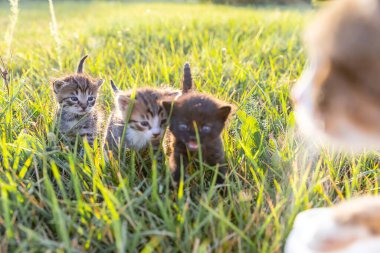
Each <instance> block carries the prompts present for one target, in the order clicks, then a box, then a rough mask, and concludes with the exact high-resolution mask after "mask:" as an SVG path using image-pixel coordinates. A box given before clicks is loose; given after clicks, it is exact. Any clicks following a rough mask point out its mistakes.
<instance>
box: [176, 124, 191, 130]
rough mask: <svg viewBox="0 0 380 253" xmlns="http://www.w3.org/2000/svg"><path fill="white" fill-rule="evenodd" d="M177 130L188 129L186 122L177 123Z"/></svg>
mask: <svg viewBox="0 0 380 253" xmlns="http://www.w3.org/2000/svg"><path fill="white" fill-rule="evenodd" d="M178 127H179V130H181V131H186V130H188V129H189V127H188V126H187V125H186V124H179V126H178Z"/></svg>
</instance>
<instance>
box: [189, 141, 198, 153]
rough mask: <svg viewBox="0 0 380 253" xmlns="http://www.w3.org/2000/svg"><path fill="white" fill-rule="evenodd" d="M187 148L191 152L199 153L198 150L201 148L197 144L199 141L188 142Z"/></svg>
mask: <svg viewBox="0 0 380 253" xmlns="http://www.w3.org/2000/svg"><path fill="white" fill-rule="evenodd" d="M186 146H187V148H188V149H189V150H190V151H193V152H194V151H198V148H199V145H198V143H197V141H188V142H187V143H186Z"/></svg>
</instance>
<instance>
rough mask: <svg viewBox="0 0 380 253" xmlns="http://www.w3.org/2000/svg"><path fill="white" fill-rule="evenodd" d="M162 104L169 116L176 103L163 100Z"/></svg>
mask: <svg viewBox="0 0 380 253" xmlns="http://www.w3.org/2000/svg"><path fill="white" fill-rule="evenodd" d="M161 104H162V106H163V107H164V109H165V111H166V113H167V114H170V112H171V110H172V108H174V107H175V103H174V101H173V100H163V101H162V102H161Z"/></svg>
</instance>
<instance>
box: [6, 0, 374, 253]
mask: <svg viewBox="0 0 380 253" xmlns="http://www.w3.org/2000/svg"><path fill="white" fill-rule="evenodd" d="M54 7H55V9H54V11H55V16H56V23H55V25H54V26H55V27H56V28H54V29H55V30H53V35H54V36H53V35H52V30H51V27H52V26H51V25H52V19H51V10H50V9H49V3H48V1H46V2H38V3H35V2H34V3H28V4H21V5H20V6H19V8H20V10H19V16H18V21H17V23H16V26H15V30H14V33H13V41H12V55H13V57H12V58H11V59H10V60H9V61H8V62H7V64H9V67H10V69H9V70H10V80H9V85H10V88H11V89H10V94H9V96H8V94H7V90H6V87H5V86H1V89H0V120H1V125H0V131H1V132H0V150H1V156H0V159H1V160H0V189H1V190H0V251H9V252H16V250H18V251H19V252H26V251H28V252H41V251H47V250H61V251H62V252H63V251H73V252H75V251H78V252H80V251H89V252H115V251H119V252H124V251H127V252H135V251H143V252H171V251H174V252H177V251H181V252H213V251H216V252H239V251H240V252H269V253H272V252H281V251H282V247H283V243H284V240H285V238H286V236H287V233H288V232H289V230H290V228H291V225H292V222H293V219H294V217H295V215H296V214H297V213H298V212H299V211H301V210H304V209H307V208H310V207H317V206H324V205H330V204H332V203H334V202H336V201H338V200H340V199H343V198H345V197H351V196H353V195H357V194H361V193H377V191H378V179H377V176H378V171H377V168H378V161H377V160H375V159H373V157H372V156H370V155H363V156H361V157H359V158H355V159H353V158H350V157H344V156H343V155H336V154H334V152H333V151H332V150H329V149H327V148H326V149H324V150H322V151H321V152H316V151H315V149H314V148H311V147H312V145H309V144H308V143H306V142H305V141H304V140H303V139H302V138H300V137H299V136H298V135H297V134H296V133H295V130H294V128H295V122H294V115H293V111H292V106H291V103H290V102H289V101H290V99H289V88H290V87H291V86H292V85H293V83H294V82H295V80H296V79H297V78H298V77H299V75H300V73H301V71H302V69H303V66H304V64H305V56H304V51H303V47H302V45H301V39H300V38H301V31H302V29H303V27H304V25H305V24H306V22H307V21H308V19H309V18H310V17H311V16H312V11H311V10H308V9H291V8H283V7H282V8H275V7H271V8H269V7H268V8H259V9H255V8H234V7H223V6H212V5H192V4H187V5H183V4H122V3H85V2H81V3H76V4H75V5H74V4H73V2H68V3H67V2H66V3H58V2H54ZM10 16H11V12H10V9H9V6H8V5H6V4H5V3H0V27H2V28H3V27H9V26H10V25H12V23H11V22H12V21H10V19H9V17H10ZM53 23H54V22H53ZM54 26H53V27H54ZM54 31H55V32H54ZM57 34H59V41H58V42H59V43H58V42H57V38H58V37H56V35H57ZM4 36H5V35H4ZM1 38H4V39H1V40H0V55H6V54H7V46H6V45H7V43H8V42H7V40H6V39H5V37H1ZM87 53H88V54H89V55H90V57H89V59H88V62H87V65H86V71H87V72H89V73H91V74H92V75H93V76H97V77H103V78H106V79H107V83H106V84H105V85H104V86H103V87H102V90H101V92H102V93H101V98H100V104H101V105H102V107H103V109H104V110H105V111H106V112H109V111H110V109H111V108H112V91H111V89H110V87H109V82H108V81H109V79H111V78H112V79H113V80H114V81H115V82H117V84H118V85H119V86H121V87H122V88H123V89H126V88H130V87H135V86H144V85H150V86H160V85H167V86H174V87H179V86H180V80H181V68H182V66H183V64H184V62H186V61H189V62H190V63H191V65H192V70H193V73H194V77H195V84H196V86H197V89H198V90H200V91H202V92H209V93H212V94H214V95H215V96H216V97H218V98H220V99H224V100H226V101H228V102H231V103H234V104H235V105H236V107H237V111H236V113H235V116H234V117H233V118H231V120H230V123H229V127H228V129H227V130H226V131H225V133H224V134H223V138H224V143H225V148H226V153H227V160H228V163H229V167H230V171H229V173H228V180H227V182H226V184H227V189H228V191H227V195H226V196H219V195H218V190H217V189H218V187H216V186H214V185H211V186H210V185H209V183H208V182H209V181H210V180H208V179H210V178H211V176H212V173H210V172H212V171H213V169H214V168H209V167H208V166H204V167H203V170H202V171H196V172H195V173H194V174H192V175H191V176H190V178H189V180H188V181H186V182H185V184H184V187H183V190H180V192H177V191H175V190H170V189H169V185H170V177H169V173H168V171H167V169H166V168H160V166H156V163H155V162H153V163H152V162H148V163H145V164H144V163H142V162H141V158H140V157H139V156H138V155H137V154H135V153H133V152H131V153H128V154H127V156H126V159H125V160H124V161H120V162H119V161H112V162H111V165H109V166H107V165H106V163H105V161H104V158H103V156H102V152H101V151H100V150H95V151H93V150H91V149H90V148H89V147H87V146H86V155H85V157H84V159H81V158H79V157H78V155H77V154H76V153H75V152H74V153H72V152H69V151H66V150H64V149H63V148H62V146H60V143H58V142H57V141H56V139H55V135H54V134H53V133H55V132H56V130H55V127H54V126H55V122H54V117H53V116H54V113H53V111H54V108H55V106H56V105H55V102H54V99H53V96H52V91H51V80H52V79H53V78H54V77H59V76H61V75H64V74H67V73H71V72H72V71H74V69H75V67H76V64H77V62H78V60H79V59H80V57H81V56H82V55H84V54H87ZM98 145H100V144H98ZM205 175H206V177H205ZM180 189H181V188H180Z"/></svg>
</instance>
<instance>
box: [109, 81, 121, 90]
mask: <svg viewBox="0 0 380 253" xmlns="http://www.w3.org/2000/svg"><path fill="white" fill-rule="evenodd" d="M111 87H112V90H113V92H114V93H118V92H119V88H117V86H116V85H115V83H114V82H113V80H111Z"/></svg>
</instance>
